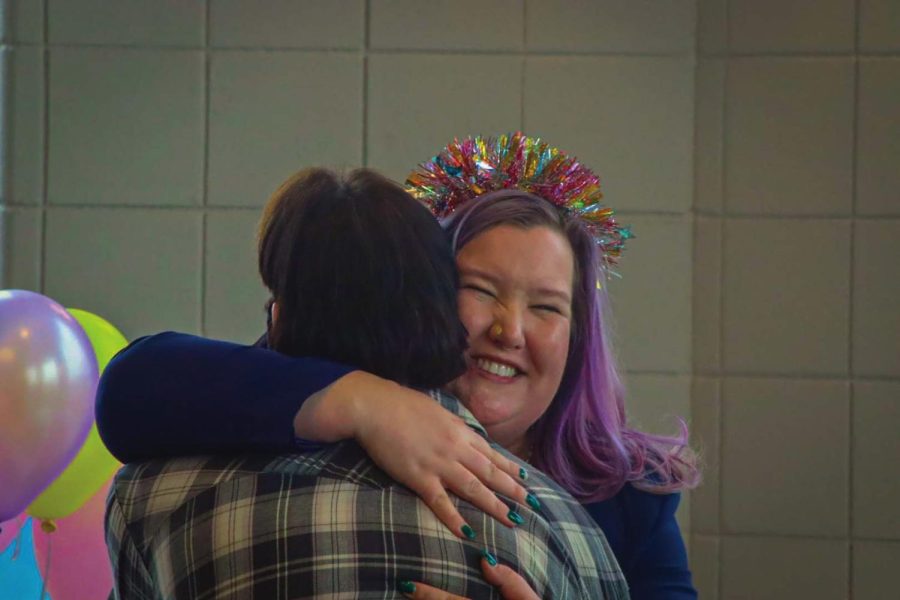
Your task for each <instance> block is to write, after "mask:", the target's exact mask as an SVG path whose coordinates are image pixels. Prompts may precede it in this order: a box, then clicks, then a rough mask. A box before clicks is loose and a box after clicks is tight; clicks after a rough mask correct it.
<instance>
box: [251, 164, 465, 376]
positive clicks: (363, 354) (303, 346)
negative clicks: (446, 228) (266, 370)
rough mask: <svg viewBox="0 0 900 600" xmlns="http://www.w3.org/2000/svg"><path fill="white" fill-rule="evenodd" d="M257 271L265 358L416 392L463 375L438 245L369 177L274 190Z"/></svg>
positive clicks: (294, 183) (321, 179)
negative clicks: (315, 362)
mask: <svg viewBox="0 0 900 600" xmlns="http://www.w3.org/2000/svg"><path fill="white" fill-rule="evenodd" d="M259 271H260V275H261V276H262V279H263V283H264V284H265V285H266V286H267V287H268V288H269V290H270V291H271V293H272V297H273V298H274V299H275V301H276V302H277V303H278V318H277V319H276V320H275V322H274V323H273V325H272V326H271V329H270V331H269V345H270V347H272V348H273V349H274V350H277V351H279V352H283V353H285V354H290V355H294V356H317V357H321V358H326V359H329V360H333V361H337V362H342V363H345V364H348V365H351V366H355V367H358V368H360V369H364V370H366V371H369V372H371V373H374V374H376V375H379V376H381V377H385V378H388V379H393V380H395V381H398V382H400V383H404V384H407V385H412V386H417V387H438V386H440V385H443V384H444V383H446V382H448V381H450V380H451V379H453V378H454V377H456V376H458V375H459V374H460V373H462V372H463V370H464V369H465V363H464V361H463V357H462V353H463V351H464V350H465V347H466V341H465V340H466V335H465V329H464V328H463V326H462V323H461V322H460V321H459V317H458V313H457V306H456V293H457V287H458V278H457V273H456V266H455V263H454V259H453V255H452V252H451V250H450V245H449V243H448V241H447V237H446V235H445V233H444V232H443V230H442V229H441V227H440V225H439V224H438V223H437V221H436V220H435V219H434V217H433V216H432V215H431V214H430V213H429V212H428V210H427V209H425V208H424V207H423V206H421V205H420V204H419V203H418V202H416V201H415V200H414V199H413V198H412V197H411V196H409V195H408V194H407V193H406V192H405V191H404V190H403V189H402V188H401V187H400V186H398V185H397V184H395V183H393V182H391V181H390V180H388V179H386V178H384V177H382V176H381V175H379V174H377V173H375V172H374V171H370V170H367V169H358V170H355V171H352V172H350V173H349V174H347V175H346V176H345V177H340V176H338V175H336V174H335V173H333V172H331V171H328V170H325V169H308V170H305V171H301V172H300V173H298V174H296V175H295V176H293V177H292V178H291V179H289V180H288V181H287V182H285V183H284V184H283V185H282V186H281V188H279V189H278V191H276V192H275V194H274V195H273V197H272V199H271V200H270V201H269V203H268V205H267V206H266V209H265V212H264V214H263V219H262V222H261V224H260V231H259Z"/></svg>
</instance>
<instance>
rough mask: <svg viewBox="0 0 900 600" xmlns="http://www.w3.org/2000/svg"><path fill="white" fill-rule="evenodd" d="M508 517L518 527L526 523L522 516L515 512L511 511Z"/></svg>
mask: <svg viewBox="0 0 900 600" xmlns="http://www.w3.org/2000/svg"><path fill="white" fill-rule="evenodd" d="M506 516H507V517H509V520H510V521H512V522H513V523H515V524H516V525H521V524H522V523H524V522H525V519H523V518H522V515H520V514H519V513H517V512H516V511H514V510H511V511H509V513H508V514H507V515H506Z"/></svg>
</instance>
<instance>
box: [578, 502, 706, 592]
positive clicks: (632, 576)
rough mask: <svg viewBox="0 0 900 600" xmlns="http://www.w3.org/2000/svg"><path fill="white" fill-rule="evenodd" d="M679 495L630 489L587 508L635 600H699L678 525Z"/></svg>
mask: <svg viewBox="0 0 900 600" xmlns="http://www.w3.org/2000/svg"><path fill="white" fill-rule="evenodd" d="M680 501H681V495H680V494H651V493H649V492H644V491H641V490H639V489H637V488H635V487H633V486H632V485H631V484H626V485H625V487H624V488H622V490H621V491H620V492H619V493H618V494H616V495H615V496H614V497H612V498H610V499H608V500H604V501H602V502H597V503H593V504H589V505H587V506H585V508H587V510H588V512H589V513H590V514H591V516H592V517H594V520H595V521H596V522H597V524H598V525H599V526H600V528H601V529H603V531H604V533H605V534H606V538H607V540H608V541H609V545H610V547H611V548H612V550H613V552H614V553H615V555H616V559H617V560H618V561H619V565H620V566H621V567H622V572H623V573H624V574H625V580H626V581H627V582H628V586H629V591H630V593H631V598H632V600H695V599H696V598H697V591H696V590H695V589H694V586H693V584H692V583H691V571H690V569H689V568H688V560H687V551H686V549H685V547H684V540H683V539H682V537H681V531H680V529H679V528H678V522H677V521H676V520H675V511H676V509H677V508H678V504H679V502H680Z"/></svg>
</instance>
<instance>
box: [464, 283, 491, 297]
mask: <svg viewBox="0 0 900 600" xmlns="http://www.w3.org/2000/svg"><path fill="white" fill-rule="evenodd" d="M463 289H465V290H472V291H473V292H478V293H479V294H484V295H485V296H490V297H491V298H493V297H494V293H493V292H491V291H489V290H486V289H485V288H483V287H481V286H478V285H475V284H472V283H468V284H466V285H464V286H463Z"/></svg>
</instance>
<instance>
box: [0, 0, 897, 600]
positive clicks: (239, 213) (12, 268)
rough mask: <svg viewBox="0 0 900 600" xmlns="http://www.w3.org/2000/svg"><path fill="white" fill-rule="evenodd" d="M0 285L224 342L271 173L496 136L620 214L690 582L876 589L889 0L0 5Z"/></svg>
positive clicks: (645, 407) (257, 291)
mask: <svg viewBox="0 0 900 600" xmlns="http://www.w3.org/2000/svg"><path fill="white" fill-rule="evenodd" d="M0 7H2V11H0V17H2V24H3V31H2V34H3V48H2V63H0V66H2V72H3V74H4V84H5V90H4V94H3V95H2V98H3V113H4V117H5V118H4V119H3V120H2V127H3V136H2V141H3V152H2V157H3V158H2V160H3V169H2V197H0V201H2V203H0V220H2V223H0V235H2V240H0V276H2V286H3V287H21V288H26V289H33V290H39V291H42V292H44V293H46V294H48V295H51V296H52V297H54V298H56V299H58V300H60V301H61V302H62V303H63V304H65V305H67V306H79V307H82V308H86V309H88V310H92V311H94V312H97V313H99V314H101V315H103V316H106V317H107V318H109V319H110V320H111V321H112V322H113V323H115V324H117V325H118V326H119V327H120V328H121V329H122V330H123V331H124V332H125V333H126V335H128V336H129V337H131V338H133V337H136V336H138V335H142V334H144V333H149V332H153V331H157V330H160V329H180V330H184V331H192V332H199V333H205V334H207V335H211V336H215V337H222V338H226V339H233V340H242V341H250V340H252V339H254V338H255V337H256V335H257V334H258V332H259V331H260V330H261V328H262V325H263V315H262V310H261V309H262V303H263V301H264V299H265V293H264V291H263V290H262V289H261V286H260V284H259V283H258V277H257V275H256V273H255V268H254V265H255V263H254V259H253V227H254V225H255V223H256V219H257V218H258V211H259V207H260V206H261V205H262V204H263V203H264V202H265V200H266V198H267V197H268V195H269V193H270V192H271V191H272V190H273V189H274V188H275V187H276V186H277V184H278V183H279V182H280V181H281V180H282V179H283V178H284V177H286V176H287V175H288V174H289V173H290V172H291V171H292V170H294V169H295V168H296V167H299V166H302V165H307V164H311V163H325V164H328V165H331V166H335V167H352V166H357V165H368V166H373V167H375V168H378V169H381V170H383V171H385V172H386V173H387V174H388V175H390V176H392V177H395V178H402V177H403V176H405V174H406V172H407V171H408V170H409V169H410V168H411V167H412V166H413V165H414V164H415V163H416V162H418V161H421V160H424V159H426V158H428V157H429V156H430V155H432V154H433V153H434V152H435V151H436V150H438V149H439V148H440V147H441V145H443V144H444V143H445V142H447V141H448V140H449V139H450V138H452V137H453V136H458V135H466V134H470V133H497V132H504V131H509V130H512V129H518V128H524V129H525V130H526V131H528V132H530V133H531V134H533V135H540V136H544V137H545V138H546V139H548V140H549V141H551V142H552V143H554V144H556V145H559V146H561V147H563V148H565V149H567V150H569V151H570V152H572V153H575V154H576V155H578V156H579V157H581V158H582V159H583V160H584V161H585V162H586V163H588V164H590V165H592V166H594V167H596V169H597V170H598V171H599V172H600V174H601V176H602V177H603V182H604V186H605V192H606V198H607V200H608V202H609V204H610V205H612V206H614V207H616V208H617V209H619V212H620V215H621V217H622V220H623V221H625V222H627V223H631V224H632V225H633V226H634V228H635V232H636V233H637V236H638V237H637V238H636V239H635V240H634V241H633V242H632V243H631V247H630V248H629V250H628V252H627V253H626V255H625V257H624V258H623V260H622V263H621V265H620V268H619V271H620V272H621V274H622V279H617V280H614V281H612V282H611V283H610V285H611V290H612V294H613V301H614V307H615V311H616V323H615V335H616V339H617V345H618V351H619V355H620V357H621V360H622V363H623V365H624V367H625V370H626V375H627V383H628V386H629V390H630V397H629V406H630V414H631V419H632V420H633V421H634V422H635V423H637V424H638V425H640V426H642V427H645V428H647V429H649V430H652V431H667V430H668V431H671V430H672V428H673V424H672V419H671V418H670V417H673V416H675V415H682V416H685V417H690V418H691V427H692V430H693V433H694V436H695V439H696V443H697V445H698V446H699V447H700V449H701V452H702V455H703V459H704V464H705V472H706V475H705V482H704V484H703V486H702V487H701V488H700V489H698V490H697V491H695V492H694V493H693V494H692V495H691V496H692V497H691V498H690V499H689V501H686V502H685V503H684V504H683V509H682V512H681V517H680V518H681V520H682V526H683V528H684V529H685V531H686V533H687V532H688V531H690V532H692V535H687V538H688V542H689V543H690V548H691V553H692V560H693V569H694V573H695V580H696V583H697V586H698V588H699V589H700V591H701V593H702V596H703V597H705V598H800V599H802V598H820V597H824V598H831V597H834V598H844V597H849V596H850V595H851V594H852V595H853V597H855V598H878V597H883V596H880V595H879V594H882V593H883V592H884V591H885V590H889V589H891V587H890V586H891V583H892V581H891V579H890V577H891V576H892V575H893V574H894V573H896V572H897V569H898V568H900V511H898V508H897V507H900V483H898V477H897V475H896V472H897V470H898V469H897V462H898V460H900V446H898V441H897V440H898V439H900V437H898V435H897V431H898V429H900V415H898V407H900V341H898V340H900V309H898V307H900V287H898V283H897V282H898V281H900V278H898V274H900V271H898V267H897V258H896V257H898V256H900V197H898V192H897V189H898V188H900V175H898V173H900V168H898V165H900V143H898V140H900V114H898V106H900V55H898V53H900V27H897V26H896V23H898V19H900V9H898V4H897V2H895V1H894V0H827V1H814V0H779V1H778V2H776V1H774V0H772V1H769V0H766V1H761V0H697V1H689V0H665V1H660V0H640V1H638V0H480V1H476V0H471V1H470V0H429V1H428V2H420V1H413V0H393V1H389V0H303V1H291V0H208V1H203V0H166V1H164V2H162V1H161V2H154V3H148V2H142V1H139V0H129V1H122V0H115V1H114V0H5V1H2V2H0Z"/></svg>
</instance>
